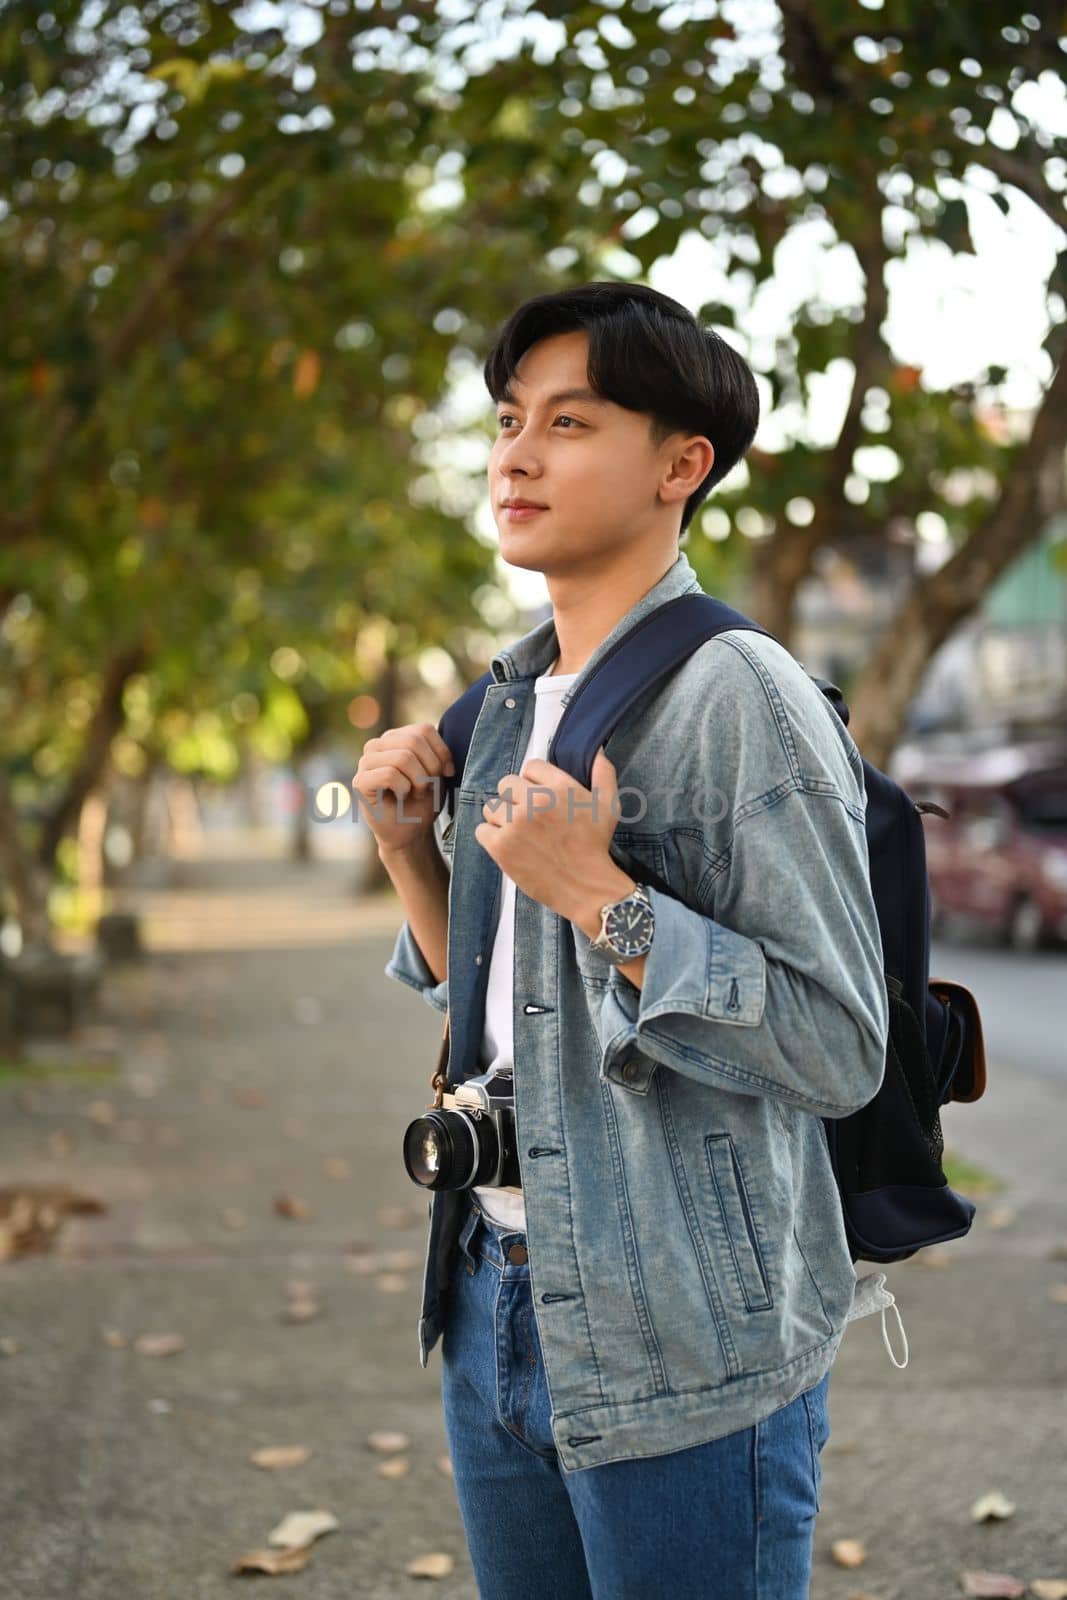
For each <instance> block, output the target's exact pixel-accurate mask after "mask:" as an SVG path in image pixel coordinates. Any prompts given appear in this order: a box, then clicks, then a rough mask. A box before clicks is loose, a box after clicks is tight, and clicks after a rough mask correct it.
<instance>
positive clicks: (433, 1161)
mask: <svg viewBox="0 0 1067 1600" xmlns="http://www.w3.org/2000/svg"><path fill="white" fill-rule="evenodd" d="M496 1161H497V1137H496V1130H495V1129H494V1127H493V1124H492V1123H491V1122H490V1121H489V1119H488V1118H487V1117H482V1118H480V1119H479V1122H478V1125H477V1127H476V1126H475V1124H474V1122H473V1120H472V1119H471V1118H470V1117H468V1116H467V1115H466V1114H465V1113H464V1112H462V1111H430V1112H427V1114H426V1116H424V1117H416V1118H415V1121H414V1122H413V1123H412V1124H411V1125H410V1127H409V1128H408V1130H407V1132H406V1133H405V1134H404V1166H405V1168H406V1169H407V1174H408V1177H409V1178H411V1180H412V1181H413V1182H414V1183H418V1184H421V1185H422V1187H423V1188H424V1189H466V1188H469V1187H470V1186H471V1185H472V1184H477V1183H480V1182H482V1181H483V1179H484V1178H485V1177H486V1176H487V1175H488V1174H489V1173H491V1172H493V1171H494V1170H495V1167H496Z"/></svg>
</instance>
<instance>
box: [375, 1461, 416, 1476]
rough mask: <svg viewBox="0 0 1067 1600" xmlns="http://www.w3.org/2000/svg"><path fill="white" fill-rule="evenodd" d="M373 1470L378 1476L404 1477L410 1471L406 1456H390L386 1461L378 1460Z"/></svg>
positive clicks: (409, 1463)
mask: <svg viewBox="0 0 1067 1600" xmlns="http://www.w3.org/2000/svg"><path fill="white" fill-rule="evenodd" d="M374 1470H375V1471H376V1472H377V1474H378V1476H379V1478H406V1477H407V1475H408V1473H409V1472H410V1471H411V1462H410V1461H409V1460H408V1458H407V1456H390V1457H389V1459H388V1461H381V1462H379V1464H378V1466H377V1467H376V1468H375V1469H374Z"/></svg>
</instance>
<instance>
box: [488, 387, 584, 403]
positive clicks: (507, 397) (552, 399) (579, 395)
mask: <svg viewBox="0 0 1067 1600" xmlns="http://www.w3.org/2000/svg"><path fill="white" fill-rule="evenodd" d="M564 400H584V401H586V403H587V404H589V405H594V406H602V405H605V404H606V402H605V400H604V399H603V398H602V396H601V395H598V394H597V393H596V392H595V391H594V390H592V389H560V390H558V392H557V393H556V394H550V395H547V396H546V399H545V403H546V405H550V406H558V405H562V404H563V402H564ZM497 404H498V405H509V406H521V405H522V401H521V400H519V399H518V398H517V396H516V395H514V394H513V393H512V391H511V387H510V385H509V386H508V387H507V388H505V390H504V392H503V394H502V395H501V397H500V399H499V400H498V401H497Z"/></svg>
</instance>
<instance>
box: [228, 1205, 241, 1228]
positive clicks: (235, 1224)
mask: <svg viewBox="0 0 1067 1600" xmlns="http://www.w3.org/2000/svg"><path fill="white" fill-rule="evenodd" d="M222 1223H223V1227H225V1228H243V1227H244V1226H245V1214H244V1212H243V1211H239V1210H238V1209H237V1207H236V1206H226V1207H225V1209H224V1210H223V1213H222Z"/></svg>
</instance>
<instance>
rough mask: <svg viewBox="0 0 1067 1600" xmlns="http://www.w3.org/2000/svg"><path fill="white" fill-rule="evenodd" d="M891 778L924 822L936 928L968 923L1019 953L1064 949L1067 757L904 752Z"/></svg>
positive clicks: (1043, 748) (1030, 751)
mask: <svg viewBox="0 0 1067 1600" xmlns="http://www.w3.org/2000/svg"><path fill="white" fill-rule="evenodd" d="M892 772H893V776H894V778H896V780H897V782H898V783H900V784H902V785H903V787H904V788H905V789H906V790H907V792H908V793H909V794H910V795H911V797H912V799H913V800H916V801H920V800H927V801H933V802H935V803H936V804H937V805H939V806H942V807H943V808H944V809H945V810H946V811H947V812H948V813H949V815H948V818H947V819H945V818H942V817H939V816H937V815H936V814H931V813H927V814H926V815H925V816H924V818H923V822H924V828H925V834H926V860H927V866H928V867H929V871H930V887H931V894H932V901H933V906H932V909H933V914H934V925H935V927H938V926H943V925H944V922H945V919H946V918H947V917H951V918H952V919H953V920H955V919H957V918H959V919H961V920H962V919H966V920H968V921H971V922H978V923H981V924H983V925H984V926H985V927H986V928H989V929H993V930H995V931H996V933H997V934H999V936H1000V937H1001V938H1002V939H1003V940H1004V942H1005V943H1007V944H1011V945H1014V946H1015V947H1016V948H1017V949H1020V950H1035V949H1037V948H1038V947H1039V946H1041V945H1045V944H1051V943H1054V942H1060V941H1067V748H1065V747H1064V746H1063V744H1062V743H1060V744H1049V743H1045V744H1030V745H1012V746H1005V747H1003V748H1001V749H996V750H984V751H982V752H980V753H976V754H972V755H966V756H964V755H937V754H934V753H933V752H929V751H922V750H920V749H919V748H918V747H916V746H914V745H913V746H910V747H905V748H904V749H902V750H901V751H899V752H898V755H897V758H896V760H895V761H894V763H893V767H892Z"/></svg>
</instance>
